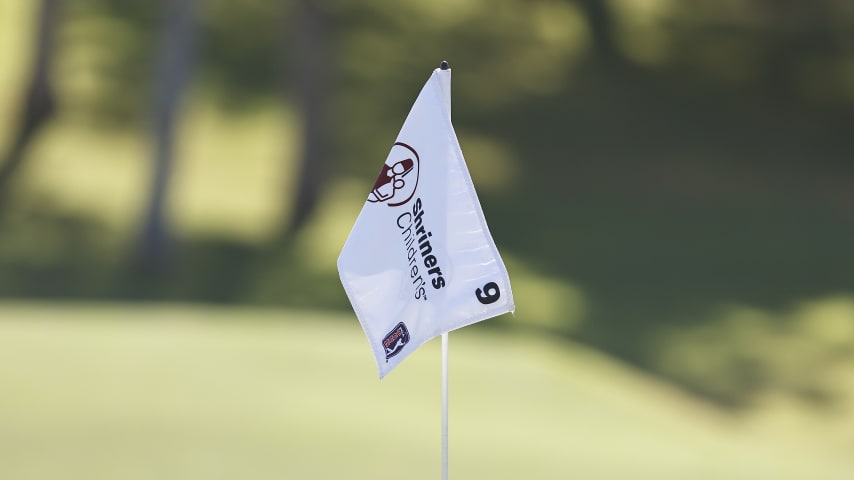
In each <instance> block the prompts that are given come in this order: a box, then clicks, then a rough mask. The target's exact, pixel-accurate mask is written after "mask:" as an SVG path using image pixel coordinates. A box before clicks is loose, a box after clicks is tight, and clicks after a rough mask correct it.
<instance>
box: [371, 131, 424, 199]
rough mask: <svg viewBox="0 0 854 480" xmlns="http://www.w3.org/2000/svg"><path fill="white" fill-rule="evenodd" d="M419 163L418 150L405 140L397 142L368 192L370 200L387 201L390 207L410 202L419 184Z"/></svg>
mask: <svg viewBox="0 0 854 480" xmlns="http://www.w3.org/2000/svg"><path fill="white" fill-rule="evenodd" d="M419 163H420V162H419V159H418V152H416V151H415V149H414V148H412V147H410V146H409V145H407V144H405V143H403V142H397V143H395V144H394V146H392V147H391V152H389V154H388V158H387V159H386V161H385V165H383V168H382V170H380V174H379V176H378V177H377V181H376V182H374V188H373V190H371V193H370V194H368V201H369V202H374V203H378V202H386V203H387V205H388V206H389V207H397V206H400V205H403V204H404V203H406V202H408V201H409V200H410V199H411V198H412V196H413V195H415V188H416V187H417V186H418V170H419V166H420V165H419Z"/></svg>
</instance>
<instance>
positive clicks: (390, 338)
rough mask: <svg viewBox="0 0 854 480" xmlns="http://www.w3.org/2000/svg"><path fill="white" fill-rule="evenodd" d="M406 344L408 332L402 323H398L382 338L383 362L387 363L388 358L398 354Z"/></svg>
mask: <svg viewBox="0 0 854 480" xmlns="http://www.w3.org/2000/svg"><path fill="white" fill-rule="evenodd" d="M407 343H409V330H407V328H406V325H404V324H403V322H400V323H398V324H397V325H395V327H394V328H392V329H391V331H390V332H388V334H387V335H386V336H385V337H384V338H383V348H384V349H385V361H386V362H388V359H389V358H391V357H393V356H395V355H397V354H398V353H400V351H401V350H403V347H404V346H405V345H406V344H407Z"/></svg>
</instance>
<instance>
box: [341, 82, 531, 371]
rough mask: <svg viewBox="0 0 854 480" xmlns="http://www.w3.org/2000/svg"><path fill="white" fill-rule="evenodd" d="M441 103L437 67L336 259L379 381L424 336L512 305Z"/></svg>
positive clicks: (446, 101) (446, 104)
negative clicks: (375, 362)
mask: <svg viewBox="0 0 854 480" xmlns="http://www.w3.org/2000/svg"><path fill="white" fill-rule="evenodd" d="M450 100H451V71H450V69H445V70H442V69H438V68H437V69H436V70H434V71H433V74H432V75H431V76H430V78H429V80H427V83H426V84H425V85H424V88H423V89H422V90H421V93H420V94H419V95H418V98H417V99H416V100H415V104H414V105H413V106H412V110H410V112H409V116H408V117H407V118H406V121H405V122H404V124H403V128H402V129H401V130H400V134H399V135H398V137H397V140H396V141H395V142H394V145H393V146H392V147H391V152H389V154H388V158H386V161H385V163H384V164H383V166H382V168H381V170H380V173H379V176H378V177H377V180H376V182H375V183H374V186H373V188H372V189H371V191H370V193H369V194H368V198H367V200H366V201H365V205H364V206H363V207H362V211H361V213H360V214H359V217H358V218H357V219H356V223H355V225H354V226H353V229H352V231H351V232H350V236H349V237H348V238H347V241H346V243H345V244H344V248H343V249H342V251H341V255H340V256H339V257H338V272H339V274H340V276H341V283H342V284H343V285H344V290H345V291H346V292H347V296H348V297H349V299H350V303H351V304H352V305H353V310H354V311H355V312H356V316H357V317H358V318H359V322H360V323H361V324H362V328H363V329H364V330H365V333H366V334H367V336H368V341H369V342H370V345H371V348H372V349H373V352H374V357H375V358H376V361H377V367H378V369H379V374H380V378H382V377H384V376H385V375H386V374H387V373H388V372H390V371H391V370H392V369H393V368H394V367H396V366H397V365H398V364H399V363H400V362H401V361H402V360H403V359H404V358H406V357H407V356H408V355H409V354H410V353H412V352H413V351H414V350H415V349H417V348H418V347H419V346H421V345H422V344H424V343H425V342H427V341H428V340H430V339H432V338H434V337H437V336H439V335H441V334H443V333H446V332H449V331H451V330H455V329H457V328H461V327H464V326H466V325H470V324H472V323H475V322H479V321H481V320H486V319H487V318H491V317H494V316H496V315H500V314H502V313H505V312H512V311H513V310H514V308H515V307H514V304H513V294H512V292H511V291H510V279H509V277H508V275H507V270H506V269H505V267H504V262H502V260H501V257H500V256H499V254H498V250H497V249H496V248H495V243H494V242H493V241H492V237H491V235H490V234H489V230H488V228H487V226H486V221H485V220H484V217H483V211H482V210H481V207H480V202H479V201H478V199H477V194H476V193H475V190H474V186H473V184H472V181H471V177H470V176H469V172H468V168H466V163H465V159H464V158H463V153H462V151H461V150H460V145H459V143H458V142H457V136H456V134H455V133H454V127H453V126H452V125H451V115H450V111H451V108H450Z"/></svg>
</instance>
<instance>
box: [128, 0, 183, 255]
mask: <svg viewBox="0 0 854 480" xmlns="http://www.w3.org/2000/svg"><path fill="white" fill-rule="evenodd" d="M195 7H196V5H195V0H170V1H169V2H168V7H167V9H166V12H165V16H164V24H163V30H162V37H161V40H160V47H159V52H158V55H157V60H156V65H155V71H154V92H153V112H152V120H153V129H154V131H153V134H154V142H155V147H154V148H155V150H154V158H153V160H154V171H153V174H152V177H151V188H150V197H149V204H148V212H147V214H146V216H145V223H144V225H143V229H142V236H141V238H140V245H139V251H138V257H137V261H138V262H140V263H141V266H143V267H148V268H154V269H159V268H161V267H163V266H164V262H165V260H166V258H167V254H168V249H169V237H170V235H169V228H168V223H167V219H166V217H165V205H166V198H167V193H168V187H169V177H170V174H171V171H172V166H173V163H174V160H173V156H174V144H175V123H176V118H177V116H178V110H179V107H180V101H181V97H182V94H183V92H184V90H185V88H186V85H187V82H188V78H189V75H190V72H191V69H192V65H193V60H194V56H195V55H194V54H195V48H194V47H195V43H196V28H195V26H196V21H195Z"/></svg>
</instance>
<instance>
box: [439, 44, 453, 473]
mask: <svg viewBox="0 0 854 480" xmlns="http://www.w3.org/2000/svg"><path fill="white" fill-rule="evenodd" d="M439 68H440V69H442V70H450V68H451V66H450V65H448V62H446V61H444V60H442V63H441V64H440V65H439ZM448 81H449V80H448ZM446 87H447V88H445V89H444V92H443V93H444V94H445V107H446V108H447V113H448V116H450V115H451V90H450V84H446ZM442 480H448V333H447V332H445V333H443V334H442Z"/></svg>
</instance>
